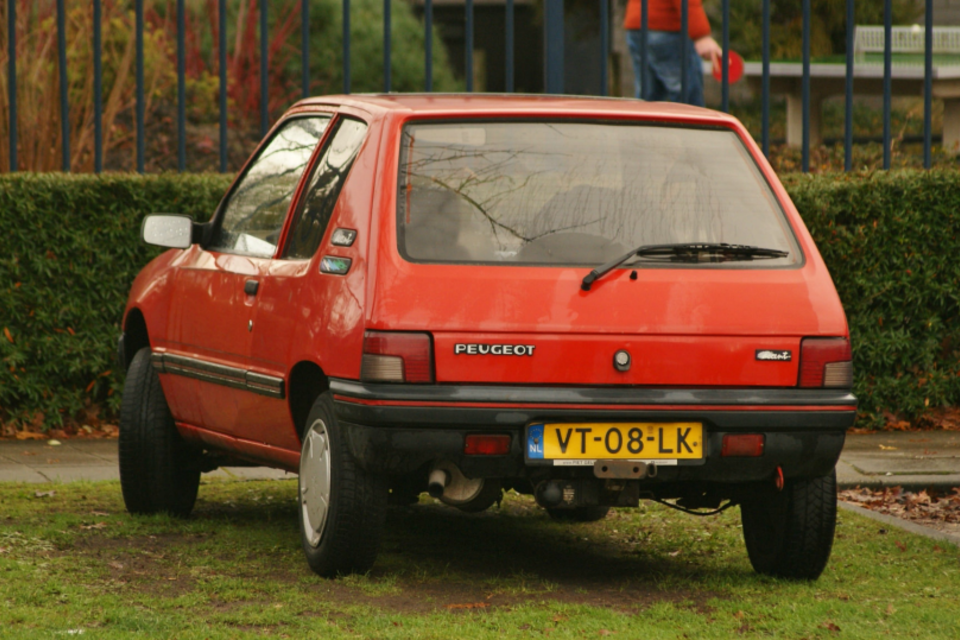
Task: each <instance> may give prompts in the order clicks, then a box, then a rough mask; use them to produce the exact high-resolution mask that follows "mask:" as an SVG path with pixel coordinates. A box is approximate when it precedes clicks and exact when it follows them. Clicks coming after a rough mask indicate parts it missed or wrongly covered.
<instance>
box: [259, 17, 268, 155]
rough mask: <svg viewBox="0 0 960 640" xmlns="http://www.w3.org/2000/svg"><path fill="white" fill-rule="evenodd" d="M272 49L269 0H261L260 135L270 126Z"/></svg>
mask: <svg viewBox="0 0 960 640" xmlns="http://www.w3.org/2000/svg"><path fill="white" fill-rule="evenodd" d="M269 72H270V50H269V49H268V48H267V0H260V137H261V138H262V137H263V136H265V135H267V130H268V129H269V128H270V112H269V108H270V96H269V95H268V94H269V92H270V88H269V84H268V75H267V74H268V73H269Z"/></svg>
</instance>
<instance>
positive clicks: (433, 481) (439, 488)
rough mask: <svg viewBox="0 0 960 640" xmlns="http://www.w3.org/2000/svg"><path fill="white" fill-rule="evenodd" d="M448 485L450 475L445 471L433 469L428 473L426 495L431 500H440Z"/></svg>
mask: <svg viewBox="0 0 960 640" xmlns="http://www.w3.org/2000/svg"><path fill="white" fill-rule="evenodd" d="M420 477H421V478H422V477H423V476H420ZM448 484H450V473H449V472H448V471H447V470H445V469H434V470H433V471H431V472H430V479H429V480H428V481H427V493H429V494H430V497H431V498H442V497H443V492H444V490H445V489H446V488H447V485H448ZM420 486H423V485H420Z"/></svg>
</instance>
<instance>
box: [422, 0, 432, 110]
mask: <svg viewBox="0 0 960 640" xmlns="http://www.w3.org/2000/svg"><path fill="white" fill-rule="evenodd" d="M423 21H424V31H425V33H424V47H423V49H424V54H423V57H424V60H423V67H424V70H423V77H424V83H423V87H424V90H425V91H426V92H427V93H430V92H431V91H433V0H424V3H423Z"/></svg>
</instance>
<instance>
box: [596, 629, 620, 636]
mask: <svg viewBox="0 0 960 640" xmlns="http://www.w3.org/2000/svg"><path fill="white" fill-rule="evenodd" d="M598 633H599V634H600V635H601V636H609V635H612V634H614V633H616V631H608V630H606V629H600V631H599V632H598Z"/></svg>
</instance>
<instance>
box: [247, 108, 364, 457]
mask: <svg viewBox="0 0 960 640" xmlns="http://www.w3.org/2000/svg"><path fill="white" fill-rule="evenodd" d="M366 132H367V125H366V123H364V122H362V121H360V120H359V119H356V118H349V117H343V116H340V117H338V119H337V121H336V122H335V124H334V125H333V128H332V130H331V131H330V133H329V135H328V136H327V140H326V142H324V147H323V149H322V150H321V151H320V156H319V158H318V160H317V162H316V164H315V167H314V168H313V170H312V174H311V175H310V177H309V178H308V179H307V180H306V183H305V186H304V188H303V195H302V196H301V198H300V202H299V203H297V206H296V207H295V208H294V209H293V210H292V211H291V221H290V224H289V226H288V229H287V232H286V237H285V239H284V246H283V248H282V252H283V253H282V254H281V255H280V256H279V257H277V258H275V259H273V260H271V261H270V262H269V264H268V265H267V267H266V272H265V275H264V277H263V279H262V280H261V285H260V291H259V292H258V294H257V300H256V307H257V309H256V319H255V321H254V328H253V332H252V337H253V343H252V354H251V372H252V373H253V374H254V375H258V376H263V377H264V378H266V379H276V378H281V379H282V378H284V377H285V376H286V375H287V373H288V371H289V368H290V367H291V366H292V365H293V364H294V363H295V361H296V359H297V353H296V352H297V351H298V349H302V348H303V345H302V344H297V342H296V341H297V340H298V336H302V335H304V334H313V335H319V336H321V339H327V338H328V336H330V335H331V332H333V331H335V328H336V325H337V323H336V320H335V319H334V318H332V317H331V316H332V315H334V314H331V307H332V306H333V305H334V299H335V298H336V297H337V296H338V295H340V294H339V293H338V292H339V291H340V289H339V287H341V286H342V285H343V280H344V278H343V275H344V274H345V272H342V273H340V272H337V269H342V268H343V265H344V262H342V261H343V260H344V258H342V257H341V258H338V259H339V260H340V261H341V262H338V263H337V265H334V267H336V269H331V267H330V265H329V264H326V263H325V262H324V261H323V260H321V259H320V257H319V256H317V255H316V254H317V253H318V251H317V249H318V248H319V247H320V246H321V244H322V242H323V241H324V238H328V237H329V236H330V234H331V233H332V230H331V229H329V228H328V227H329V226H330V222H331V220H332V219H334V218H335V217H336V215H337V212H338V211H339V208H340V207H338V202H339V200H340V192H341V190H342V188H343V185H344V182H345V181H346V179H347V175H348V174H349V172H350V169H351V167H352V166H353V163H354V160H355V159H356V157H357V154H358V153H359V150H360V147H361V146H362V144H363V142H364V139H365V137H366ZM350 226H356V225H350ZM343 231H344V232H346V233H345V234H343V232H342V234H343V235H342V237H339V238H338V239H337V240H335V241H334V242H335V243H336V246H335V247H334V249H336V250H337V251H336V252H335V253H338V254H341V255H346V254H349V253H350V248H349V247H350V246H352V245H353V244H354V242H355V240H356V233H357V232H356V230H355V229H344V230H343ZM351 232H352V235H351ZM327 244H330V243H329V242H328V243H327ZM349 261H350V260H349V258H347V259H346V262H347V263H349ZM325 265H326V266H325ZM346 269H349V264H347V266H346ZM313 270H317V271H319V272H320V273H321V274H323V275H322V277H320V278H319V279H317V278H310V277H309V276H311V275H312V274H314V271H313ZM307 282H309V283H310V285H311V286H307ZM304 322H306V323H312V325H314V329H311V330H310V331H306V332H301V331H298V328H299V327H298V325H299V324H300V323H304ZM330 339H334V338H332V337H330ZM258 400H259V402H257V405H256V407H253V406H250V407H248V410H246V411H245V412H244V414H243V417H242V418H241V426H240V427H239V429H240V431H239V433H238V434H237V435H238V436H240V437H243V438H245V439H249V440H256V441H259V442H264V443H267V444H270V445H272V446H276V447H280V448H283V449H292V450H299V439H298V436H297V433H296V431H295V429H292V428H282V426H283V425H287V427H290V426H294V425H291V423H290V420H291V416H290V411H289V408H288V405H287V403H286V402H284V401H281V400H279V399H274V400H271V399H269V398H266V399H264V398H260V399H258Z"/></svg>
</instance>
